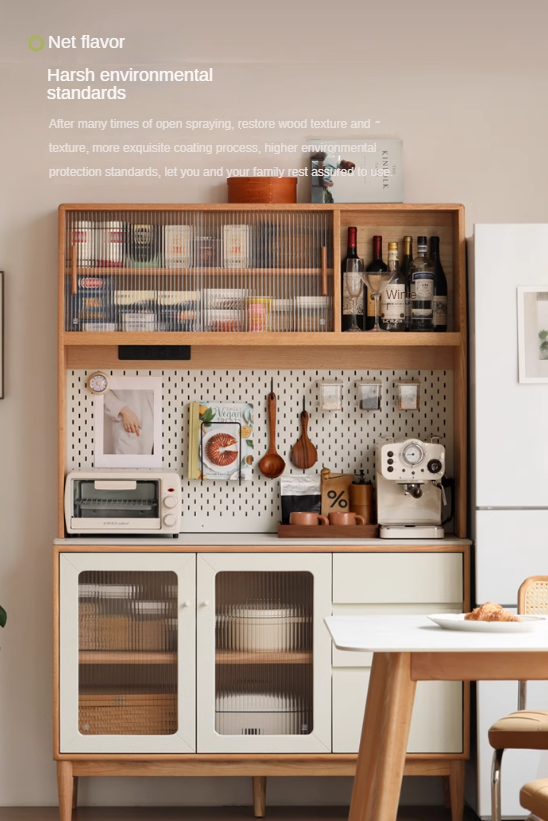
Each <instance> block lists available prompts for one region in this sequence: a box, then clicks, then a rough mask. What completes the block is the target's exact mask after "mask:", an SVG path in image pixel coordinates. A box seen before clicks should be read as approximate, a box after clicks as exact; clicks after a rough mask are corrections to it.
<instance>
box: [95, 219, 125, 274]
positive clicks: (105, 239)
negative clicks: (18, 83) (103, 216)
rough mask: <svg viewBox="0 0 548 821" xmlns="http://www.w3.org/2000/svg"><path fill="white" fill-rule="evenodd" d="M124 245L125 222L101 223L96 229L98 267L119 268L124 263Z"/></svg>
mask: <svg viewBox="0 0 548 821" xmlns="http://www.w3.org/2000/svg"><path fill="white" fill-rule="evenodd" d="M124 245H125V230H124V223H123V222H120V221H119V220H113V221H111V222H99V223H98V224H97V229H96V252H95V253H96V265H97V266H98V267H99V268H119V267H120V266H121V265H123V263H124Z"/></svg>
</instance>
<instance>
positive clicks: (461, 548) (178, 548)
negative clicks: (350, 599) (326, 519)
mask: <svg viewBox="0 0 548 821" xmlns="http://www.w3.org/2000/svg"><path fill="white" fill-rule="evenodd" d="M329 527H332V525H329ZM289 547H290V546H289V545H288V543H287V542H285V541H282V540H278V541H275V542H273V543H272V544H271V545H257V546H256V547H255V546H250V545H222V546H221V545H199V546H197V545H173V544H170V542H169V541H168V540H167V539H166V542H165V544H162V545H147V544H118V545H117V544H105V543H102V542H99V541H98V542H96V543H95V544H78V542H72V543H63V544H57V545H54V551H55V552H56V553H57V554H58V553H112V552H113V551H114V552H117V553H287V551H288V548H289ZM291 547H292V551H297V552H299V553H310V552H311V553H466V552H469V551H470V547H471V546H470V544H456V545H451V544H448V545H431V544H430V545H428V544H427V545H422V544H417V545H390V544H386V542H384V541H383V540H382V539H378V540H377V541H376V542H375V543H374V544H361V545H360V544H359V543H356V544H350V545H343V544H340V543H339V544H337V542H336V541H334V542H329V541H328V542H326V543H325V544H307V543H306V541H305V540H303V541H302V542H299V544H298V545H292V546H291Z"/></svg>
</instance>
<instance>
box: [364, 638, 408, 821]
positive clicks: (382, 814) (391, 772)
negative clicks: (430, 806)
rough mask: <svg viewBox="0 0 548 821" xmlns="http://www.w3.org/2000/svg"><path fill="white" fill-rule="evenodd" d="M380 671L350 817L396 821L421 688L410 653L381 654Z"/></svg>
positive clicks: (369, 707)
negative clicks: (410, 733) (413, 714)
mask: <svg viewBox="0 0 548 821" xmlns="http://www.w3.org/2000/svg"><path fill="white" fill-rule="evenodd" d="M375 659H377V655H375V656H374V658H373V667H375ZM379 668H380V669H379ZM376 672H377V675H375V676H373V669H372V671H371V680H370V683H369V688H370V689H369V692H368V696H367V705H366V709H365V718H364V725H363V730H362V740H361V743H360V752H359V755H358V764H357V769H356V778H355V780H354V790H353V792H352V803H351V805H350V816H349V818H350V821H396V818H397V815H398V803H399V798H400V791H401V783H402V779H403V771H404V768H405V754H406V751H407V742H408V739H409V727H410V725H411V715H412V713H413V702H414V700H415V689H416V682H414V681H412V680H411V656H410V654H409V653H389V654H382V655H381V661H380V664H379V663H377V671H376Z"/></svg>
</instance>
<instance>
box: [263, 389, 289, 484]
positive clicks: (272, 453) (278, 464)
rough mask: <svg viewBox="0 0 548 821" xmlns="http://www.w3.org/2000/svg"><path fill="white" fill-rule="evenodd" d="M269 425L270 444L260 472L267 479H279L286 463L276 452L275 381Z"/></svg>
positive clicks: (271, 390) (269, 411)
mask: <svg viewBox="0 0 548 821" xmlns="http://www.w3.org/2000/svg"><path fill="white" fill-rule="evenodd" d="M268 424H269V426H270V444H269V446H268V450H267V452H266V453H265V455H264V456H263V458H262V459H261V461H260V462H259V470H260V471H261V473H262V474H263V476H266V478H267V479H277V478H278V476H281V475H282V473H283V472H284V470H285V462H284V460H283V459H282V457H281V456H280V454H279V453H277V451H276V394H275V393H274V379H272V382H271V385H270V393H269V394H268Z"/></svg>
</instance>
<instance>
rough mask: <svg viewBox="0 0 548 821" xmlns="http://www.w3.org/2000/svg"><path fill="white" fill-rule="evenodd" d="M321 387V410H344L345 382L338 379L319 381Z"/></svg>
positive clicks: (318, 384)
mask: <svg viewBox="0 0 548 821" xmlns="http://www.w3.org/2000/svg"><path fill="white" fill-rule="evenodd" d="M316 384H317V386H318V388H319V389H320V410H326V411H340V410H342V393H343V383H342V382H339V381H338V380H337V379H333V380H332V381H328V382H317V383H316Z"/></svg>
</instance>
